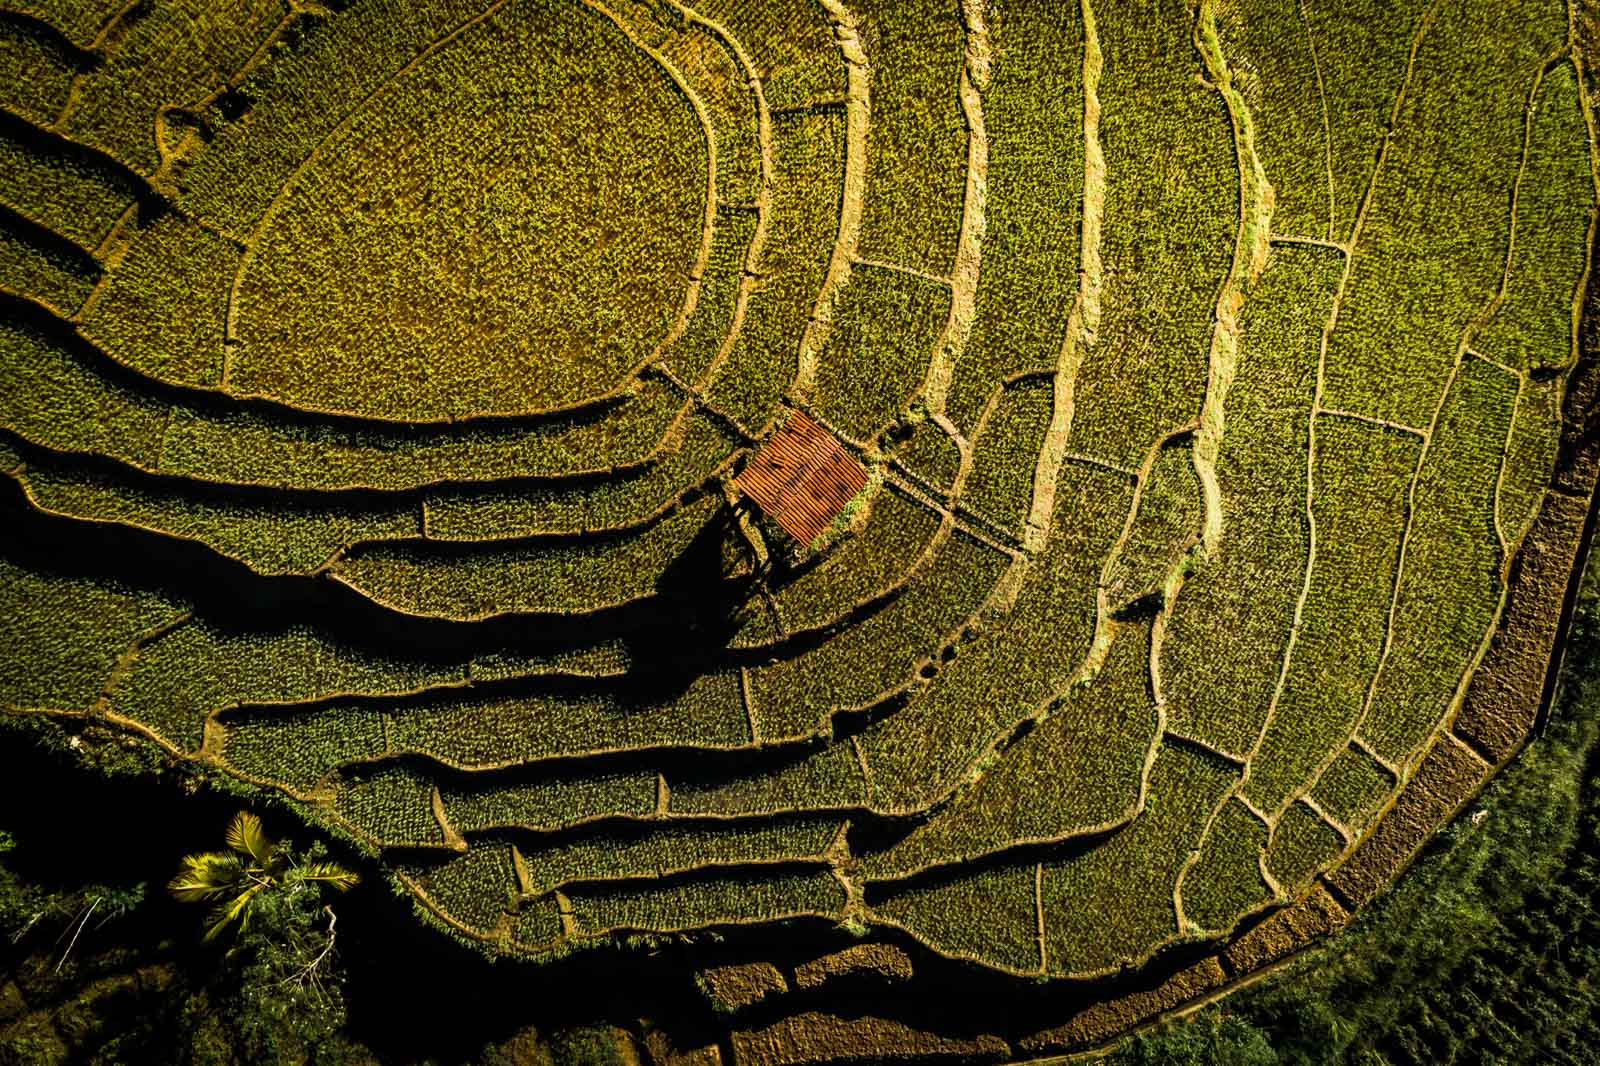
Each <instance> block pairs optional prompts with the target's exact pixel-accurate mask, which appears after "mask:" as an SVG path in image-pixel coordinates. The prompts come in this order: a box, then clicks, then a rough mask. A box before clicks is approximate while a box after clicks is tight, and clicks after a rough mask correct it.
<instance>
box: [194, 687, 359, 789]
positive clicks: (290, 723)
mask: <svg viewBox="0 0 1600 1066" xmlns="http://www.w3.org/2000/svg"><path fill="white" fill-rule="evenodd" d="M385 747H386V745H385V741H384V729H383V714H382V712H381V711H378V710H376V709H374V708H372V707H369V706H365V705H362V704H356V705H345V706H341V707H338V708H336V709H334V710H330V711H307V710H297V709H288V710H280V709H259V710H253V711H251V712H250V713H249V714H247V715H243V716H241V717H238V718H236V719H235V720H233V721H232V722H230V723H229V724H228V727H227V732H226V735H225V739H224V741H223V745H222V753H221V755H222V760H223V762H224V763H225V764H226V765H227V766H228V767H229V768H230V769H232V770H233V771H235V772H236V773H240V774H243V775H245V776H246V777H249V778H254V779H256V780H259V781H265V782H268V783H270V784H273V785H278V786H281V787H283V788H288V789H293V790H296V791H300V792H308V791H310V790H311V789H313V788H315V787H317V786H318V785H320V784H322V783H323V782H325V781H327V780H328V778H329V777H330V775H332V774H333V773H334V771H336V770H338V769H339V768H340V767H341V766H344V765H345V764H346V763H349V762H351V761H352V760H356V759H370V758H373V757H375V756H378V755H381V754H383V752H384V750H385Z"/></svg>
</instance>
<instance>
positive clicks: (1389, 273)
mask: <svg viewBox="0 0 1600 1066" xmlns="http://www.w3.org/2000/svg"><path fill="white" fill-rule="evenodd" d="M1561 8H1562V5H1561V4H1559V3H1557V2H1554V0H1519V2H1515V3H1496V4H1480V3H1477V2H1476V0H1449V2H1446V3H1445V4H1444V5H1443V9H1442V10H1440V11H1439V12H1437V15H1436V17H1434V18H1433V20H1432V21H1431V22H1430V23H1429V26H1428V29H1427V31H1426V32H1424V33H1423V35H1422V39H1421V44H1420V45H1419V47H1418V50H1417V55H1416V64H1415V68H1414V70H1413V71H1412V74H1411V80H1410V84H1409V85H1408V86H1407V88H1406V92H1405V99H1404V103H1403V105H1402V107H1401V109H1400V114H1399V118H1398V121H1397V123H1396V125H1395V129H1394V132H1393V135H1392V136H1391V137H1390V139H1389V142H1388V152H1387V157H1386V159H1385V162H1384V168H1383V170H1382V171H1380V172H1379V173H1378V174H1377V176H1376V178H1375V181H1376V184H1375V186H1374V188H1373V193H1372V202H1371V205H1370V207H1369V209H1368V211H1367V215H1366V228H1365V230H1364V232H1363V233H1362V235H1361V239H1360V243H1359V246H1358V247H1356V248H1355V250H1354V254H1355V261H1354V263H1353V265H1352V268H1351V273H1350V280H1349V284H1348V286H1347V288H1346V291H1345V293H1344V297H1343V306H1342V308H1341V311H1340V318H1339V326H1338V329H1337V330H1335V331H1334V334H1333V337H1332V339H1331V341H1330V342H1329V347H1328V366H1327V378H1326V382H1325V391H1324V401H1325V403H1326V404H1327V405H1328V406H1330V407H1337V408H1343V409H1345V410H1350V411H1359V412H1361V413H1363V414H1367V415H1372V416H1375V417H1378V418H1386V419H1392V420H1394V421H1397V422H1401V423H1404V424H1406V425H1410V426H1417V427H1419V428H1420V427H1422V426H1426V425H1427V424H1428V420H1429V418H1430V417H1431V416H1432V414H1433V408H1434V406H1435V404H1436V403H1437V402H1438V398H1439V393H1440V391H1441V390H1442V389H1443V388H1444V385H1445V380H1446V378H1447V376H1448V374H1449V372H1450V366H1451V360H1452V358H1453V357H1454V355H1455V352H1456V348H1457V345H1458V344H1459V343H1460V340H1461V338H1462V335H1463V332H1464V331H1465V330H1467V328H1468V326H1469V325H1470V324H1471V323H1472V322H1473V320H1474V318H1475V317H1476V316H1477V315H1478V314H1479V313H1480V312H1481V311H1482V310H1483V308H1484V307H1485V305H1486V304H1487V303H1488V301H1489V299H1490V298H1491V297H1492V296H1493V295H1494V294H1495V291H1496V289H1497V288H1498V287H1499V284H1500V277H1501V273H1502V270H1503V267H1504V265H1505V257H1506V246H1507V242H1508V241H1509V239H1510V232H1511V218H1510V203H1511V189H1512V186H1513V184H1514V183H1515V181H1516V177H1517V169H1518V165H1519V161H1520V159H1521V155H1522V126H1523V124H1522V117H1523V108H1524V104H1525V100H1526V97H1527V93H1528V88H1529V86H1530V85H1531V84H1532V81H1533V78H1534V76H1535V74H1537V73H1538V70H1539V67H1540V65H1541V63H1542V62H1543V57H1544V56H1545V55H1546V54H1548V52H1549V51H1550V49H1551V48H1552V47H1553V46H1555V45H1557V44H1558V43H1559V42H1560V41H1561V39H1562V36H1563V34H1564V33H1565V27H1566V20H1565V19H1564V17H1563V15H1562V10H1561ZM1475 42H1476V43H1475ZM1396 352H1404V353H1405V359H1404V360H1402V361H1397V360H1396V359H1395V358H1394V353H1396Z"/></svg>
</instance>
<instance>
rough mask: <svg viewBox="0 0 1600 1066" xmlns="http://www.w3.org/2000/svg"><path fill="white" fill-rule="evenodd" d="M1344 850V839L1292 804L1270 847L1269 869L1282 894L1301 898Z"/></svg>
mask: <svg viewBox="0 0 1600 1066" xmlns="http://www.w3.org/2000/svg"><path fill="white" fill-rule="evenodd" d="M1343 850H1344V838H1343V837H1341V836H1340V835H1339V831H1338V830H1336V829H1334V827H1333V826H1331V825H1329V824H1328V823H1327V822H1326V821H1324V820H1323V819H1322V818H1320V817H1318V816H1317V813H1316V812H1315V811H1313V810H1312V809H1311V808H1310V807H1309V806H1307V805H1306V804H1304V803H1295V804H1291V805H1290V807H1289V809H1288V810H1286V811H1284V812H1283V816H1282V817H1280V818H1279V819H1278V824H1277V827H1276V828H1274V829H1273V831H1272V843H1271V844H1269V845H1267V869H1268V870H1269V871H1271V873H1272V877H1273V879H1274V880H1275V881H1277V882H1278V885H1279V886H1280V887H1281V888H1282V889H1283V891H1284V892H1285V893H1286V894H1288V895H1290V896H1298V895H1299V894H1300V892H1301V891H1302V890H1303V889H1304V888H1305V886H1306V885H1307V884H1309V883H1310V881H1311V878H1312V877H1313V876H1314V875H1315V874H1316V873H1317V871H1319V870H1321V869H1323V868H1325V867H1326V866H1327V865H1328V863H1330V862H1332V861H1333V860H1334V858H1336V857H1337V856H1338V854H1339V853H1340V852H1341V851H1343Z"/></svg>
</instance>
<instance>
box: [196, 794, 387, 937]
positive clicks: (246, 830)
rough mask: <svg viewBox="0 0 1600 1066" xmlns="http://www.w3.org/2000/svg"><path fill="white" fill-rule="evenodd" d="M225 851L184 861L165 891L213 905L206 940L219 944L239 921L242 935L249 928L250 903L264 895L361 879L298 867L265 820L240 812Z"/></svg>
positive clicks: (327, 867) (332, 867) (334, 866)
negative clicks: (267, 829)
mask: <svg viewBox="0 0 1600 1066" xmlns="http://www.w3.org/2000/svg"><path fill="white" fill-rule="evenodd" d="M225 839H226V841H227V844H228V850H227V851H206V852H201V853H199V854H195V855H185V856H184V857H183V869H182V870H180V871H179V872H178V875H177V876H176V877H174V878H173V879H172V880H171V881H170V882H168V884H167V891H168V892H171V893H172V894H173V895H174V896H175V897H177V898H178V899H180V900H182V901H183V902H185V903H211V904H212V908H211V915H210V918H211V925H210V926H209V927H208V928H207V929H206V935H205V939H207V940H215V939H216V938H217V936H218V935H220V934H221V933H222V931H223V930H224V929H226V928H228V926H229V925H231V924H233V923H234V922H235V921H237V922H238V923H239V929H238V931H239V932H240V933H242V932H244V930H245V928H246V927H247V926H248V925H249V924H250V904H251V901H252V900H254V899H255V898H256V896H257V895H258V894H259V893H261V892H263V891H274V890H280V889H287V888H291V887H293V886H296V885H301V884H308V883H310V884H323V885H327V886H329V887H330V888H333V889H334V890H335V891H338V892H344V891H347V890H349V889H350V888H353V887H354V886H355V885H356V883H357V882H359V881H360V880H361V878H360V877H359V876H357V875H356V874H355V873H354V872H353V871H350V870H347V869H345V868H344V867H343V866H340V865H339V864H338V863H333V862H306V863H297V862H295V861H294V855H293V853H292V852H290V850H289V849H288V848H280V847H279V846H278V845H277V844H276V843H275V842H274V841H273V840H271V839H270V838H269V837H268V836H267V834H266V833H265V832H264V831H263V830H262V828H261V819H260V818H257V817H256V816H255V815H253V814H251V813H249V812H248V811H240V812H239V813H238V814H236V815H234V818H233V821H232V822H230V823H229V824H228V832H227V835H226V837H225Z"/></svg>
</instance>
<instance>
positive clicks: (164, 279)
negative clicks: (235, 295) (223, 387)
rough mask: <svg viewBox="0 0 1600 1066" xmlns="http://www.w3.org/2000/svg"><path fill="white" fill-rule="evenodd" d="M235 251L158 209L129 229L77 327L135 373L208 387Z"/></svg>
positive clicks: (218, 356) (217, 361)
mask: <svg viewBox="0 0 1600 1066" xmlns="http://www.w3.org/2000/svg"><path fill="white" fill-rule="evenodd" d="M239 255H240V253H239V249H237V248H236V247H234V246H233V245H232V244H230V243H228V242H227V241H226V240H224V239H223V238H221V237H218V236H216V235H215V234H213V233H208V232H207V231H205V230H204V229H202V228H200V227H199V226H197V225H195V224H194V223H192V222H189V221H186V220H184V219H183V218H181V217H179V216H178V215H175V214H168V215H163V216H162V217H161V218H159V219H157V220H156V222H155V223H154V224H153V225H151V226H150V228H148V229H145V230H141V231H140V232H139V233H138V234H137V235H135V236H134V238H133V240H132V243H131V245H130V247H129V249H128V252H127V254H126V256H125V257H124V258H123V259H122V261H121V262H120V263H118V264H117V266H116V267H115V268H114V269H113V270H112V271H111V272H110V273H109V275H108V276H107V278H106V283H105V286H104V288H103V290H102V292H101V295H100V297H99V299H97V300H96V301H95V303H94V306H93V307H91V308H90V309H89V311H88V313H87V314H86V315H85V316H84V319H83V323H82V325H81V327H80V330H81V332H82V333H83V335H84V336H85V337H88V338H89V339H90V340H91V341H93V342H94V343H95V344H96V345H97V346H98V347H99V348H100V349H101V350H102V351H104V352H105V353H106V354H108V355H110V356H111V357H112V358H113V359H115V360H117V361H118V362H120V363H122V364H123V365H125V366H130V367H133V368H134V369H135V370H138V371H140V372H141V373H143V374H148V375H149V376H150V377H153V378H156V379H158V380H160V381H169V382H175V383H177V384H181V385H196V386H200V387H203V388H215V387H217V386H218V384H219V383H220V382H221V381H222V373H223V371H222V366H223V361H224V355H223V341H224V338H225V336H226V334H227V318H228V284H229V282H230V281H231V280H232V278H233V276H234V274H235V273H236V272H237V271H238V269H239V261H240V260H239Z"/></svg>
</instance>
